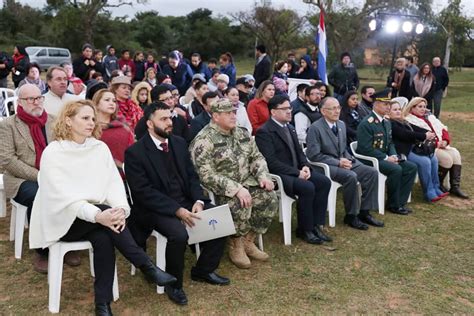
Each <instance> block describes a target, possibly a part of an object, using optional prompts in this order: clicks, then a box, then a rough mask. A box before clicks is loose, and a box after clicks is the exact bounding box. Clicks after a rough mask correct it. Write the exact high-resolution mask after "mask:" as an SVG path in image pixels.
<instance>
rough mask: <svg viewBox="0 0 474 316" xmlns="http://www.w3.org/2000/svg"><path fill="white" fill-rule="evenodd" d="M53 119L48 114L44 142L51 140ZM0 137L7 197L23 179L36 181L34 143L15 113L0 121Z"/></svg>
mask: <svg viewBox="0 0 474 316" xmlns="http://www.w3.org/2000/svg"><path fill="white" fill-rule="evenodd" d="M53 121H54V117H53V116H51V115H48V120H47V121H46V126H45V129H46V143H49V142H50V141H52V140H53V136H52V123H53ZM0 139H1V140H2V144H1V145H0V170H3V171H4V175H3V182H4V186H5V195H6V197H7V198H14V197H15V196H16V195H17V193H18V189H19V188H20V185H21V184H22V183H23V182H24V181H26V180H29V181H37V178H38V169H36V167H35V160H36V152H35V144H34V143H33V138H31V134H30V129H29V128H28V125H27V124H26V123H25V122H23V121H22V120H20V118H18V116H16V115H13V116H10V117H9V118H7V119H5V120H3V121H1V122H0Z"/></svg>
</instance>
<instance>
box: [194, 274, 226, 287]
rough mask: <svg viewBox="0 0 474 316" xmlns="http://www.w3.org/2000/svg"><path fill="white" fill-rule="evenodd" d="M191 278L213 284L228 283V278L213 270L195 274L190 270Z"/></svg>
mask: <svg viewBox="0 0 474 316" xmlns="http://www.w3.org/2000/svg"><path fill="white" fill-rule="evenodd" d="M191 280H193V281H197V282H206V283H209V284H213V285H229V284H230V280H229V279H228V278H226V277H223V276H220V275H218V274H217V273H215V272H211V273H208V274H197V273H192V272H191Z"/></svg>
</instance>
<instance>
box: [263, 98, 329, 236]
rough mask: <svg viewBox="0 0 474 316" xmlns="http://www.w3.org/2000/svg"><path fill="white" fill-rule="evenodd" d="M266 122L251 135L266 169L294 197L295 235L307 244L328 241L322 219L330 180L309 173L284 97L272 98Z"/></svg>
mask: <svg viewBox="0 0 474 316" xmlns="http://www.w3.org/2000/svg"><path fill="white" fill-rule="evenodd" d="M268 108H269V110H270V114H271V117H270V119H269V120H268V121H267V122H266V123H265V124H263V125H262V127H260V128H259V129H258V131H257V134H256V135H255V141H256V142H257V146H258V149H259V150H260V152H261V153H262V154H263V156H264V157H265V159H266V160H267V165H268V169H269V170H270V172H271V173H274V174H277V175H279V176H280V177H281V179H282V181H283V188H284V190H285V192H286V194H289V195H291V196H295V195H297V196H298V229H297V230H296V236H297V237H299V238H301V239H303V240H304V241H306V242H308V243H310V244H321V243H322V242H323V241H331V238H330V237H328V236H326V235H325V234H324V232H323V230H322V227H323V226H324V222H325V218H326V210H327V202H328V195H329V190H330V189H331V181H330V180H329V179H328V178H326V177H325V176H324V175H321V174H318V173H317V172H312V170H311V168H310V164H309V163H308V162H307V160H306V157H305V155H304V153H303V150H302V149H301V146H300V145H299V144H298V137H297V136H296V131H295V128H294V127H293V126H292V125H290V124H288V123H289V122H290V121H291V105H290V101H289V99H288V97H286V96H283V95H276V96H274V97H273V98H271V99H270V101H269V102H268Z"/></svg>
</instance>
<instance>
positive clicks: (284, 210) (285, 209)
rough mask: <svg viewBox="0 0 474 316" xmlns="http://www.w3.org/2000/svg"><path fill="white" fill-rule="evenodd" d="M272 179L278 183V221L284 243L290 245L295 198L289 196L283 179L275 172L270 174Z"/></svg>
mask: <svg viewBox="0 0 474 316" xmlns="http://www.w3.org/2000/svg"><path fill="white" fill-rule="evenodd" d="M270 176H271V177H272V180H273V181H275V182H276V183H277V185H278V190H275V193H276V195H277V196H278V211H279V218H280V223H283V240H284V243H285V245H287V246H289V245H291V211H292V209H293V203H294V202H295V201H296V200H295V199H293V198H291V197H289V196H288V195H287V194H286V192H285V189H284V188H283V181H282V180H281V177H280V176H278V175H276V174H270Z"/></svg>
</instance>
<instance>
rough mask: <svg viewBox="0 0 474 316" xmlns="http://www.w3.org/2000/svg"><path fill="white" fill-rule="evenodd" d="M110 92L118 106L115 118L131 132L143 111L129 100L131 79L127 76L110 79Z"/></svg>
mask: <svg viewBox="0 0 474 316" xmlns="http://www.w3.org/2000/svg"><path fill="white" fill-rule="evenodd" d="M110 91H111V92H112V93H113V94H114V95H115V99H116V101H117V104H118V113H117V117H118V118H119V119H123V120H124V121H125V122H126V123H127V124H128V125H129V126H130V128H131V129H132V130H133V129H135V126H136V125H137V123H138V121H139V120H140V118H141V117H142V116H143V110H142V109H141V108H140V106H139V105H138V104H136V103H135V102H133V100H132V99H130V94H131V92H132V83H131V79H130V77H128V76H118V77H114V78H113V79H112V82H111V84H110Z"/></svg>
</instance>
